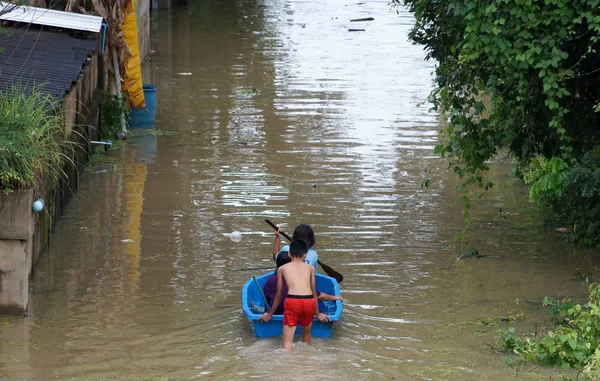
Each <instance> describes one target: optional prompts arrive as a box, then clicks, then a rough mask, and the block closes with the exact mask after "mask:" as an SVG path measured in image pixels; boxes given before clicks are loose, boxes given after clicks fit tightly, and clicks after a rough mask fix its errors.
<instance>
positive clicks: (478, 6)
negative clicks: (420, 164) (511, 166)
mask: <svg viewBox="0 0 600 381" xmlns="http://www.w3.org/2000/svg"><path fill="white" fill-rule="evenodd" d="M404 3H405V5H406V6H407V7H408V9H409V10H410V11H411V12H412V13H413V14H414V16H415V18H416V23H415V26H414V28H413V29H412V31H411V32H410V39H411V40H412V41H413V42H414V43H417V44H422V45H424V46H425V48H426V50H427V54H428V56H427V57H428V58H431V59H435V60H437V61H438V62H439V65H437V68H436V77H435V78H436V79H435V80H436V88H435V89H434V91H433V92H432V94H431V96H430V100H431V102H432V104H433V105H434V109H435V110H437V111H439V112H441V113H443V114H444V115H445V116H447V118H448V121H449V123H448V124H447V126H446V127H445V128H444V129H443V130H442V131H441V132H442V136H443V142H442V143H440V144H439V145H438V146H437V147H436V152H437V153H439V154H441V155H442V156H444V157H447V158H449V159H450V160H452V161H453V163H452V164H451V167H452V168H453V170H454V172H455V173H456V174H457V175H458V176H459V177H460V178H463V179H464V182H463V184H461V185H460V186H459V187H458V189H457V190H459V191H464V190H467V189H468V188H470V187H472V186H475V187H476V188H480V189H484V188H485V189H486V190H487V189H489V184H486V182H485V181H484V174H485V171H486V170H487V169H488V165H487V162H488V161H489V160H490V159H491V158H493V157H494V155H496V154H497V153H498V151H499V150H500V149H502V148H508V149H509V150H510V152H511V153H512V154H513V155H514V156H515V157H516V158H517V159H518V161H519V164H520V165H521V166H522V167H523V168H526V169H527V170H528V171H529V172H530V173H527V176H528V183H529V184H530V185H531V198H532V200H533V201H536V202H539V203H540V204H545V205H548V206H550V207H552V208H553V210H554V211H555V212H556V214H557V216H558V217H559V218H560V219H561V220H562V221H563V222H564V223H565V224H567V225H568V227H569V229H570V235H569V237H570V238H571V239H574V240H577V239H582V240H583V241H585V242H586V243H600V234H599V231H600V230H599V229H600V228H599V227H598V226H597V224H596V223H595V221H597V220H600V218H598V217H600V212H599V211H598V208H599V207H600V202H599V201H600V197H599V195H600V188H599V187H598V183H597V178H598V176H599V175H598V171H599V169H600V165H599V163H598V160H596V159H595V158H594V157H591V156H590V153H591V152H594V151H596V157H597V152H598V147H600V129H599V128H598V124H599V122H600V115H599V114H598V112H599V111H600V93H599V92H598V91H597V89H598V88H599V86H600V55H599V53H598V52H597V48H598V44H599V42H598V39H599V37H600V6H599V5H600V0H574V1H572V0H516V1H505V0H490V1H487V2H480V1H476V0H441V1H431V0H406V1H405V2H404ZM530 166H531V167H532V168H529V167H530ZM590 177H593V180H590ZM573 195H576V196H577V199H578V200H580V199H584V201H583V202H579V201H577V202H575V201H569V200H567V198H569V197H572V196H573ZM463 204H464V206H465V214H466V215H468V210H469V207H470V205H469V200H468V198H464V199H463Z"/></svg>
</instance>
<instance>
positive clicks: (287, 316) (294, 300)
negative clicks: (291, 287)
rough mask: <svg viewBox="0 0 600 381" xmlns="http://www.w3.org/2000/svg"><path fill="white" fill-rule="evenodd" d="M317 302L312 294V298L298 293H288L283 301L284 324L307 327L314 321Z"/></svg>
mask: <svg viewBox="0 0 600 381" xmlns="http://www.w3.org/2000/svg"><path fill="white" fill-rule="evenodd" d="M316 303H317V302H316V301H315V298H314V297H313V296H312V295H311V296H310V298H309V297H308V296H307V297H304V296H301V297H300V298H298V297H297V296H296V295H288V296H287V297H286V298H285V302H284V303H283V325H287V326H290V327H295V326H297V325H298V321H300V325H301V326H303V327H306V326H307V325H310V324H311V323H312V322H313V318H314V317H315V309H316V308H317V304H316Z"/></svg>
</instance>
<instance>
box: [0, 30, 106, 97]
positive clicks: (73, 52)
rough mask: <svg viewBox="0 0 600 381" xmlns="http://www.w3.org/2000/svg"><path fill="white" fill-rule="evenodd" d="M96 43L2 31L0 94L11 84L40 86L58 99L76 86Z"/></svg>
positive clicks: (48, 34)
mask: <svg viewBox="0 0 600 381" xmlns="http://www.w3.org/2000/svg"><path fill="white" fill-rule="evenodd" d="M97 45H98V42H97V41H96V40H87V39H80V38H75V37H71V36H69V35H67V34H65V33H60V32H52V31H45V30H40V29H37V30H32V29H29V28H27V29H17V28H4V29H3V32H0V47H2V49H3V50H4V52H3V53H2V54H0V91H4V90H5V89H7V88H9V87H10V86H12V85H13V84H20V85H22V86H24V87H25V88H31V87H33V86H37V85H42V86H43V91H45V92H47V93H48V94H50V95H52V96H53V97H54V98H56V99H62V98H63V97H64V96H65V95H66V93H67V92H68V91H69V90H70V89H71V86H73V84H74V83H75V82H77V78H78V77H79V74H80V73H81V70H82V69H83V66H84V65H85V63H86V61H87V58H88V57H89V56H90V55H92V53H93V52H94V51H95V50H96V47H97Z"/></svg>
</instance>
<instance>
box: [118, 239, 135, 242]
mask: <svg viewBox="0 0 600 381" xmlns="http://www.w3.org/2000/svg"><path fill="white" fill-rule="evenodd" d="M121 242H125V243H132V242H135V241H134V240H132V239H122V240H121Z"/></svg>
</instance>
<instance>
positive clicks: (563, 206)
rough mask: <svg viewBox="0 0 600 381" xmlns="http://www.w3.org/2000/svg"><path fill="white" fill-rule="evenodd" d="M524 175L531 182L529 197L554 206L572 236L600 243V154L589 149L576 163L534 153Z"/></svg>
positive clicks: (586, 241)
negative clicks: (570, 164) (547, 157)
mask: <svg viewBox="0 0 600 381" xmlns="http://www.w3.org/2000/svg"><path fill="white" fill-rule="evenodd" d="M523 179H524V180H525V182H526V183H527V184H531V188H530V190H529V199H530V200H531V201H532V202H537V203H540V204H543V205H546V206H551V207H553V209H554V211H555V212H556V215H557V216H558V217H559V219H560V220H561V221H562V222H563V223H564V224H566V225H567V226H568V227H569V233H568V237H569V238H570V239H571V240H574V241H576V240H582V241H583V242H584V243H586V244H589V245H593V244H596V245H598V244H599V243H600V154H599V153H598V152H596V151H588V152H586V153H585V154H584V155H583V156H582V157H581V160H580V162H579V163H578V165H572V166H569V165H568V164H567V163H566V162H565V161H564V160H562V159H560V158H557V157H554V158H552V159H550V160H547V159H545V158H544V157H539V156H538V157H536V158H534V159H533V160H532V162H531V166H530V167H529V169H528V170H527V171H523Z"/></svg>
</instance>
